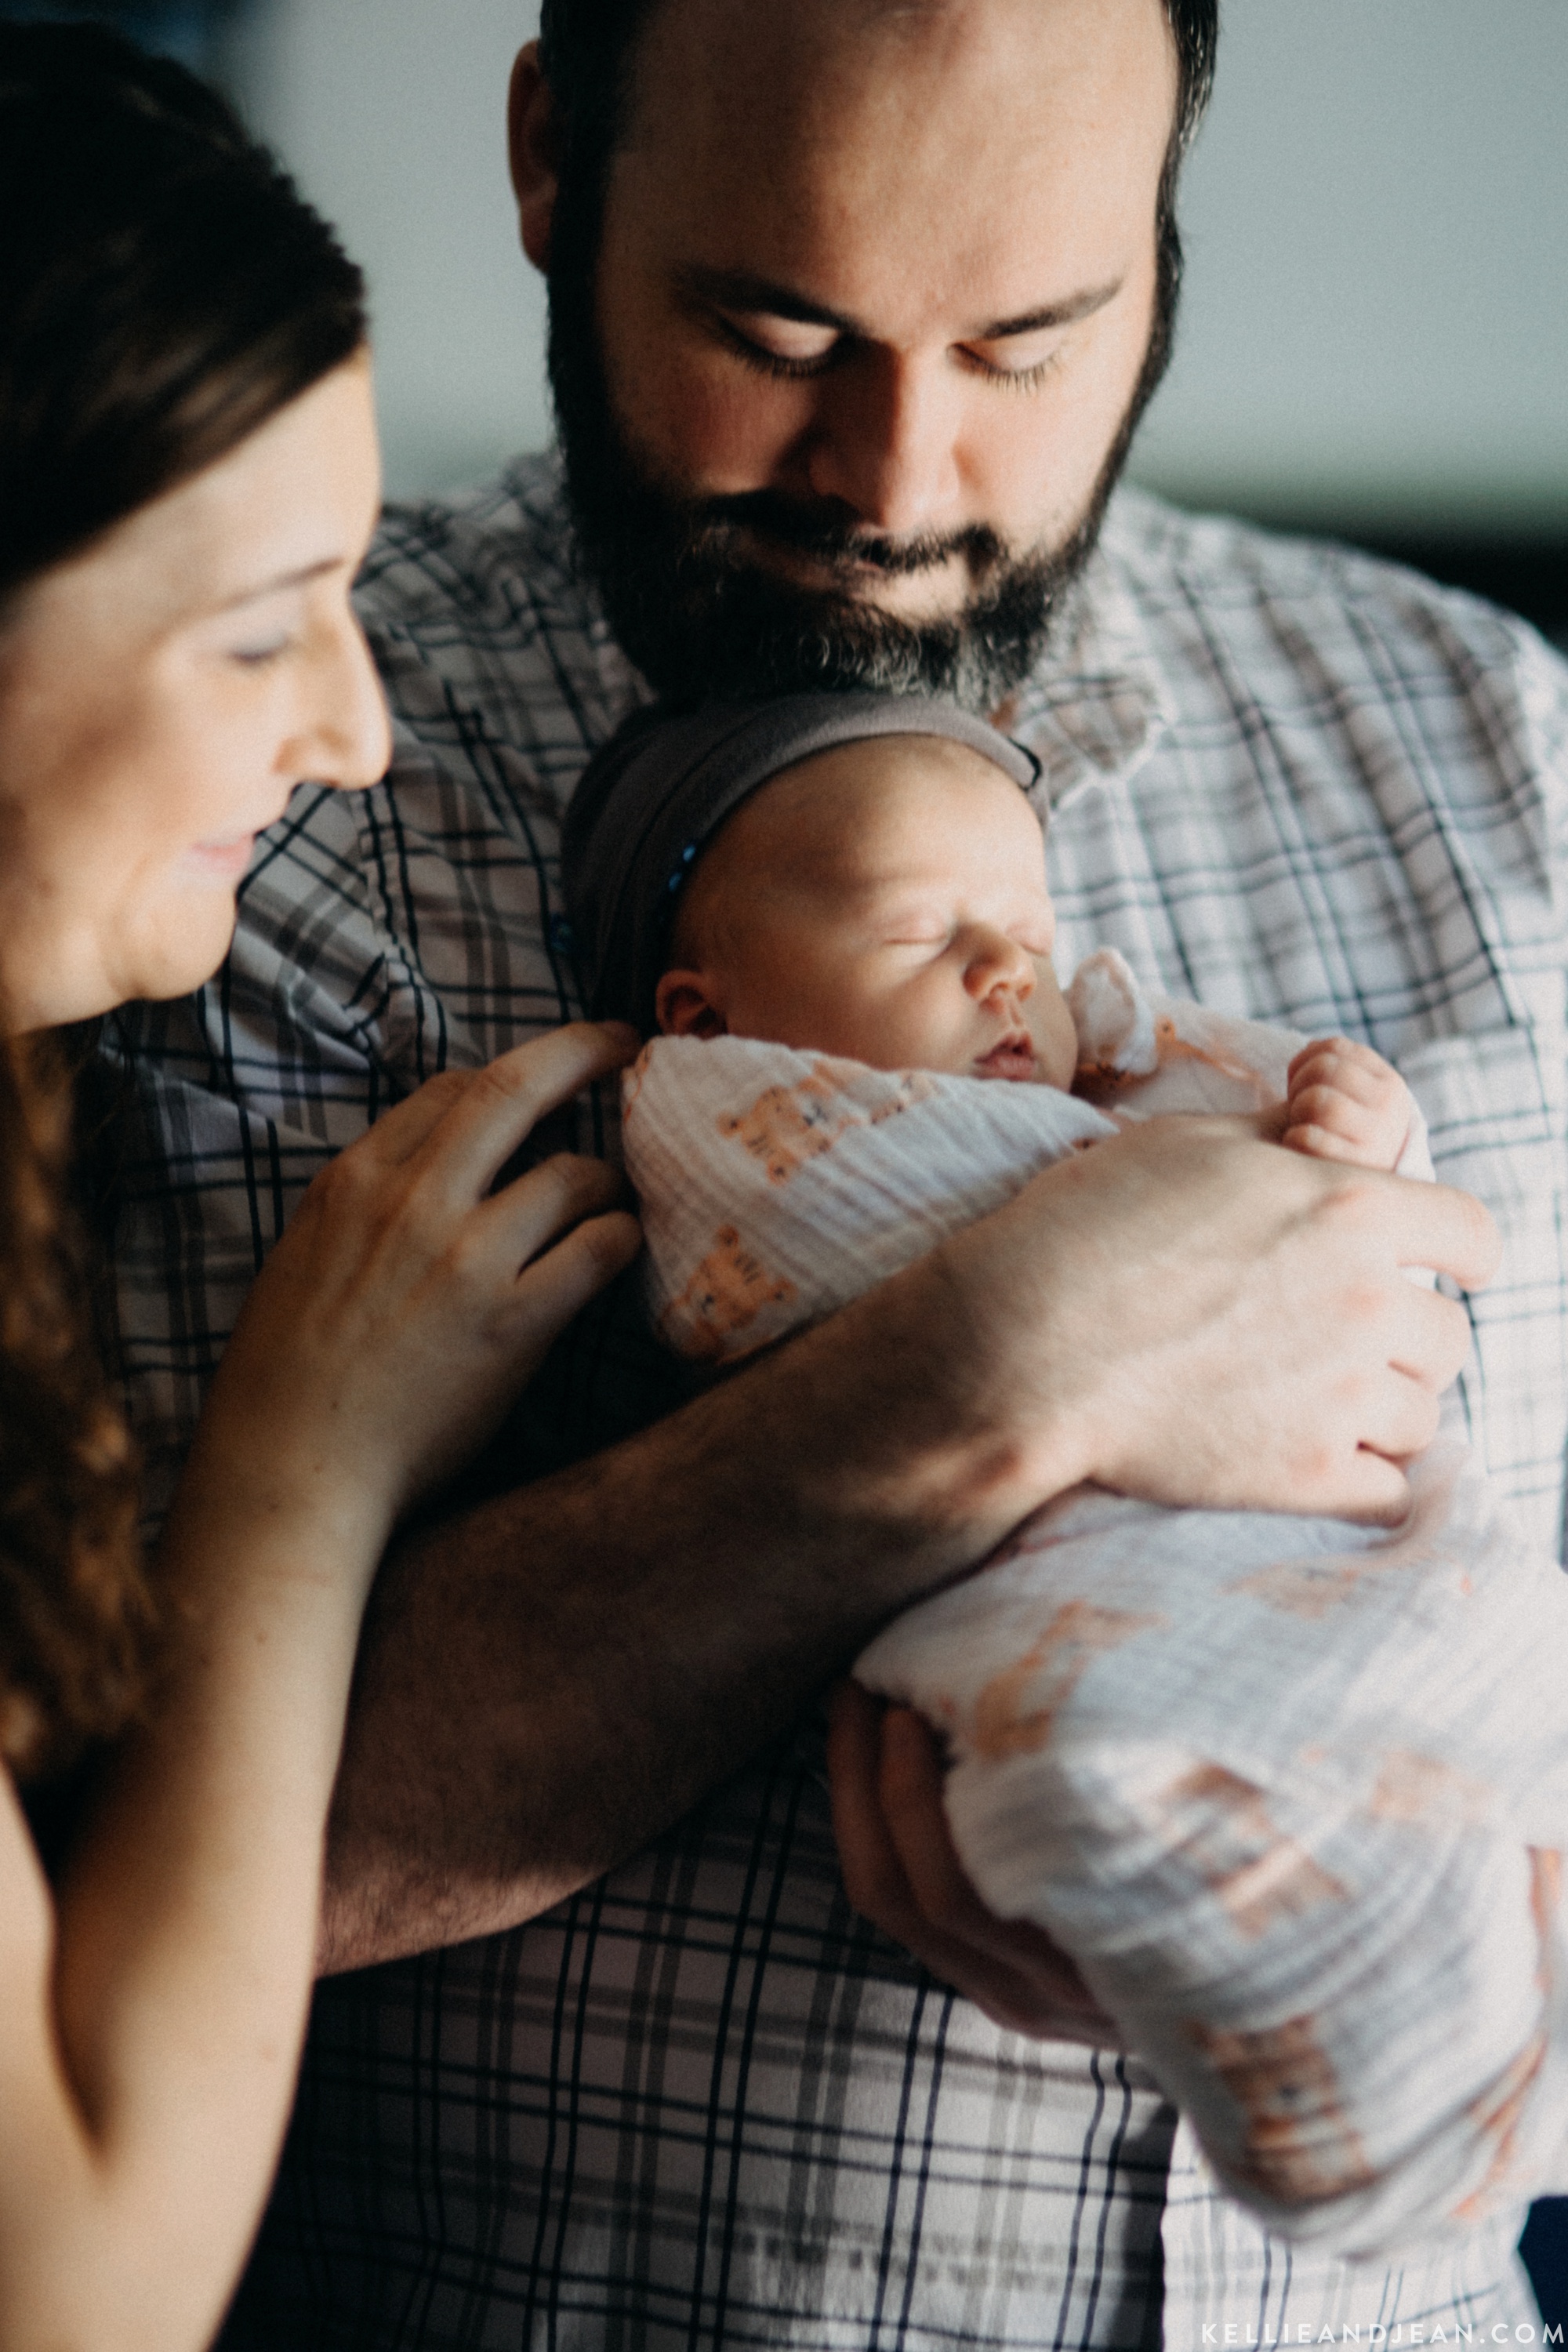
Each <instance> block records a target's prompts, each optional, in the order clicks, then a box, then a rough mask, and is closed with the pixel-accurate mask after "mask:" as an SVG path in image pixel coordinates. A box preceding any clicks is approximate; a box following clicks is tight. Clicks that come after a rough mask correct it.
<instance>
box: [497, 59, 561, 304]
mask: <svg viewBox="0 0 1568 2352" xmlns="http://www.w3.org/2000/svg"><path fill="white" fill-rule="evenodd" d="M506 130H507V152H508V153H509V155H510V159H511V184H512V187H513V190H514V191H515V193H516V195H517V224H518V227H519V229H520V230H521V234H522V249H523V251H524V253H526V254H527V256H528V257H529V259H530V261H531V262H532V264H533V266H534V268H535V269H547V268H549V266H550V231H551V227H552V224H553V222H554V219H555V198H556V195H557V194H558V192H559V190H560V186H561V156H562V151H563V145H564V125H563V122H562V120H561V110H560V108H559V107H558V106H557V105H556V103H555V93H554V91H553V90H552V89H551V87H550V84H549V83H548V82H547V81H546V80H545V79H544V75H543V72H542V68H541V67H540V63H539V43H538V42H537V41H530V42H529V44H528V46H527V47H526V48H524V49H520V50H519V52H518V58H517V63H516V64H515V65H514V66H513V67H512V69H511V88H510V91H509V92H508V94H507V107H506Z"/></svg>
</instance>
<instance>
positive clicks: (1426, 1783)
mask: <svg viewBox="0 0 1568 2352" xmlns="http://www.w3.org/2000/svg"><path fill="white" fill-rule="evenodd" d="M1495 1795H1496V1791H1495V1790H1492V1789H1490V1788H1489V1787H1488V1785H1487V1783H1486V1782H1485V1781H1484V1780H1471V1778H1470V1777H1469V1775H1468V1772H1461V1771H1460V1770H1459V1769H1458V1767H1457V1766H1455V1765H1453V1764H1448V1763H1445V1762H1444V1761H1443V1759H1441V1758H1440V1757H1436V1756H1422V1755H1419V1754H1418V1753H1417V1752H1416V1750H1415V1748H1388V1749H1387V1750H1386V1751H1385V1752H1384V1759H1383V1762H1382V1763H1381V1765H1380V1766H1379V1767H1378V1774H1377V1782H1376V1785H1375V1787H1374V1788H1373V1792H1372V1798H1371V1801H1370V1803H1369V1805H1368V1808H1367V1810H1368V1811H1369V1812H1371V1813H1372V1814H1373V1816H1374V1818H1375V1819H1376V1820H1378V1821H1381V1822H1421V1821H1425V1820H1426V1819H1427V1817H1428V1816H1429V1815H1430V1814H1433V1813H1436V1814H1438V1815H1440V1816H1441V1817H1442V1818H1443V1819H1444V1820H1446V1821H1450V1822H1465V1823H1467V1824H1468V1825H1479V1823H1480V1822H1484V1821H1485V1820H1486V1818H1487V1815H1488V1813H1489V1811H1491V1807H1492V1802H1493V1800H1494V1797H1495Z"/></svg>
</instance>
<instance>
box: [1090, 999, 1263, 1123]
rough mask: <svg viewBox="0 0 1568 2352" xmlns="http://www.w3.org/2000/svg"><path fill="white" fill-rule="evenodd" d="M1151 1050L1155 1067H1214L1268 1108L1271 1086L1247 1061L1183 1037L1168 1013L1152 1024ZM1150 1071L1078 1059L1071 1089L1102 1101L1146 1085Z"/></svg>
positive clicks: (1091, 1098)
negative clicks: (1194, 1064) (1187, 1064)
mask: <svg viewBox="0 0 1568 2352" xmlns="http://www.w3.org/2000/svg"><path fill="white" fill-rule="evenodd" d="M1154 1052H1155V1055H1156V1062H1155V1067H1156V1068H1157V1069H1162V1070H1166V1069H1169V1068H1170V1066H1171V1065H1172V1064H1173V1062H1197V1063H1200V1064H1201V1065H1202V1066H1203V1067H1204V1068H1205V1070H1217V1071H1218V1073H1219V1075H1220V1076H1221V1077H1225V1078H1230V1079H1232V1080H1233V1081H1234V1082H1235V1084H1237V1086H1241V1087H1246V1088H1247V1092H1248V1093H1249V1094H1250V1095H1251V1096H1252V1097H1253V1099H1254V1100H1255V1102H1256V1103H1257V1105H1258V1109H1259V1110H1267V1109H1268V1108H1269V1107H1270V1105H1271V1104H1272V1103H1273V1101H1274V1091H1273V1088H1272V1087H1270V1086H1269V1085H1268V1081H1267V1080H1266V1079H1265V1078H1264V1077H1263V1076H1261V1075H1260V1074H1259V1072H1258V1071H1257V1070H1255V1069H1254V1068H1253V1066H1252V1065H1251V1063H1250V1062H1244V1061H1242V1060H1241V1059H1240V1057H1239V1056H1238V1055H1235V1054H1226V1053H1224V1052H1222V1051H1220V1050H1218V1049H1217V1048H1215V1047H1213V1046H1208V1045H1196V1044H1194V1041H1193V1040H1192V1039H1191V1038H1190V1037H1184V1036H1183V1035H1182V1034H1181V1033H1180V1031H1179V1030H1178V1029H1177V1027H1176V1024H1175V1023H1174V1022H1173V1020H1172V1019H1171V1017H1170V1015H1169V1013H1163V1014H1162V1016H1161V1017H1160V1019H1159V1020H1158V1021H1156V1022H1155V1024H1154ZM1152 1075H1153V1072H1152V1071H1150V1070H1119V1069H1118V1068H1117V1066H1116V1065H1115V1063H1114V1062H1080V1063H1079V1066H1078V1068H1077V1069H1076V1070H1075V1071H1074V1073H1073V1081H1072V1090H1073V1092H1074V1094H1075V1095H1077V1096H1078V1097H1079V1100H1080V1101H1083V1102H1089V1103H1095V1104H1097V1105H1099V1104H1104V1103H1107V1102H1110V1101H1112V1100H1114V1098H1115V1097H1116V1096H1117V1095H1119V1094H1125V1093H1126V1092H1127V1091H1128V1089H1129V1088H1130V1087H1142V1086H1147V1085H1148V1083H1149V1080H1150V1078H1151V1077H1152Z"/></svg>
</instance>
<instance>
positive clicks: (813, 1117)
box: [719, 1062, 862, 1184]
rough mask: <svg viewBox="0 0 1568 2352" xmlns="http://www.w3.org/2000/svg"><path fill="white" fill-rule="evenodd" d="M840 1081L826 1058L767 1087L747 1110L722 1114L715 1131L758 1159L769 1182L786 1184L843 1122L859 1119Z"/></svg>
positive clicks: (827, 1145) (823, 1147)
mask: <svg viewBox="0 0 1568 2352" xmlns="http://www.w3.org/2000/svg"><path fill="white" fill-rule="evenodd" d="M844 1092H845V1089H844V1085H843V1082H842V1081H841V1080H840V1079H838V1078H837V1077H836V1076H835V1075H834V1073H833V1071H832V1070H831V1069H830V1068H829V1067H828V1066H827V1064H826V1062H818V1063H817V1064H816V1066H815V1067H814V1068H813V1070H812V1073H811V1076H809V1077H807V1078H802V1079H801V1081H800V1083H799V1084H798V1086H793V1087H768V1089H767V1091H766V1092H765V1093H764V1094H760V1095H759V1096H758V1097H757V1099H756V1101H755V1102H754V1103H753V1104H752V1107H751V1108H750V1110H744V1111H742V1112H740V1113H739V1115H738V1116H737V1115H733V1114H726V1115H725V1116H724V1117H723V1118H721V1119H720V1121H719V1132H720V1134H721V1136H722V1137H723V1138H724V1139H725V1141H726V1142H731V1141H732V1142H736V1143H739V1144H741V1145H742V1148H743V1149H744V1150H747V1151H749V1152H750V1153H751V1155H752V1159H753V1160H761V1161H762V1162H763V1166H764V1167H765V1168H766V1170H767V1172H768V1181H769V1182H770V1183H772V1184H787V1183H788V1182H789V1180H790V1178H791V1177H792V1176H793V1175H794V1174H795V1171H796V1170H797V1169H798V1168H803V1167H804V1166H805V1162H806V1161H807V1160H815V1159H816V1156H817V1154H818V1153H819V1152H822V1151H831V1150H832V1149H833V1144H834V1139H835V1138H836V1137H837V1136H840V1135H842V1134H843V1132H844V1130H845V1129H846V1128H847V1127H858V1126H859V1125H861V1123H862V1122H861V1120H860V1118H859V1115H858V1112H857V1111H856V1109H855V1107H854V1105H853V1104H852V1103H847V1102H846V1101H845V1100H844Z"/></svg>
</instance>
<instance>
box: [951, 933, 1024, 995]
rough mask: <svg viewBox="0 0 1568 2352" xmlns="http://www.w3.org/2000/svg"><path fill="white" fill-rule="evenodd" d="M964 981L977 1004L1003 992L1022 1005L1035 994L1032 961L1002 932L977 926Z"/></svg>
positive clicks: (966, 963)
mask: <svg viewBox="0 0 1568 2352" xmlns="http://www.w3.org/2000/svg"><path fill="white" fill-rule="evenodd" d="M963 981H964V986H965V987H966V988H967V989H968V991H969V992H970V994H971V996H973V998H974V999H975V1000H976V1002H977V1003H984V1001H985V999H986V998H987V997H988V996H995V995H999V994H1002V993H1004V992H1005V993H1006V994H1007V995H1009V996H1014V997H1016V998H1017V1000H1018V1002H1019V1003H1023V1001H1024V999H1025V998H1026V996H1030V995H1032V994H1033V993H1034V987H1035V960H1034V958H1033V956H1031V955H1030V953H1029V951H1028V950H1027V949H1026V948H1021V947H1020V946H1019V945H1018V942H1017V940H1014V939H1009V938H1008V936H1007V933H1006V932H1005V931H996V930H993V929H991V927H990V925H989V924H986V923H982V924H977V925H976V926H975V927H974V929H973V931H972V932H971V934H970V940H969V945H968V954H967V961H966V962H965V964H964V971H963Z"/></svg>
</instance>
